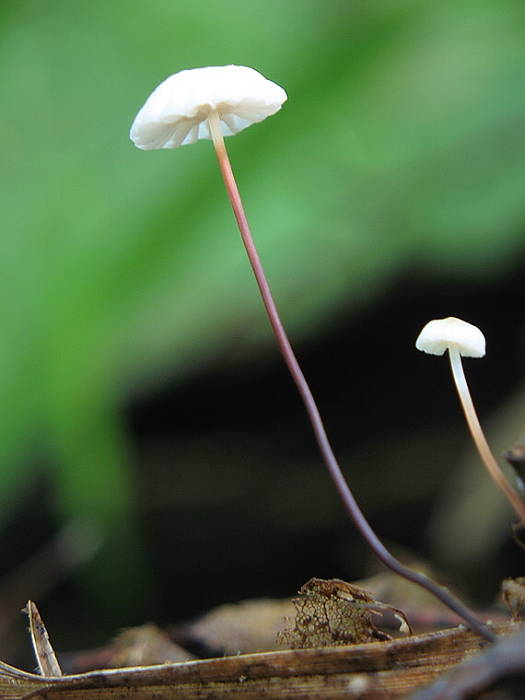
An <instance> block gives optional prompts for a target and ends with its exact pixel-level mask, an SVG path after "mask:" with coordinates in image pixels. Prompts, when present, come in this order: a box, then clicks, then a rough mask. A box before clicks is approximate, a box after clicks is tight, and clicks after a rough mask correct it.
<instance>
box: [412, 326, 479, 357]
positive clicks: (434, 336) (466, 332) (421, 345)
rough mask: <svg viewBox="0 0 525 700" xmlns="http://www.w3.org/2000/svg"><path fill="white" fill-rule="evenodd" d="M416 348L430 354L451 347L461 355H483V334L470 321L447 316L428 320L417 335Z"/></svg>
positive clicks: (444, 350) (441, 353)
mask: <svg viewBox="0 0 525 700" xmlns="http://www.w3.org/2000/svg"><path fill="white" fill-rule="evenodd" d="M416 348H417V349H418V350H422V351H423V352H428V353H430V354H431V355H443V354H444V353H445V352H446V351H447V350H449V349H451V348H453V349H455V350H457V351H458V352H459V354H460V355H462V356H463V357H483V356H484V355H485V336H484V335H483V333H482V332H481V331H480V329H479V328H478V327H477V326H474V325H473V324H472V323H467V322H466V321H462V320H461V319H460V318H455V317H454V316H449V317H448V318H439V319H435V320H433V321H429V322H428V323H427V324H426V326H424V328H423V330H422V331H421V333H420V334H419V335H418V337H417V340H416Z"/></svg>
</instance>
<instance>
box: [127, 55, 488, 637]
mask: <svg viewBox="0 0 525 700" xmlns="http://www.w3.org/2000/svg"><path fill="white" fill-rule="evenodd" d="M286 99H287V96H286V92H285V91H284V90H283V89H282V88H281V87H279V85H276V84H275V83H273V82H271V81H270V80H267V79H266V78H264V77H263V76H262V75H261V74H260V73H258V72H257V71H256V70H254V69H253V68H247V67H246V66H212V67H207V68H195V69H192V70H184V71H181V72H180V73H176V74H175V75H172V76H170V77H169V78H167V79H166V80H165V81H164V82H163V83H161V84H160V85H159V86H158V87H157V88H156V89H155V90H154V91H153V92H152V94H151V95H150V96H149V97H148V99H147V100H146V102H145V104H144V106H143V107H142V109H141V110H140V111H139V113H138V114H137V116H136V118H135V120H134V122H133V125H132V127H131V131H130V138H131V139H132V141H133V142H134V143H135V145H136V146H138V147H139V148H141V149H144V150H149V149H157V148H177V147H178V146H183V145H186V144H190V143H194V142H195V141H197V140H199V139H203V138H204V139H211V140H212V141H213V145H214V147H215V152H216V155H217V159H218V162H219V167H220V170H221V173H222V176H223V179H224V184H225V186H226V190H227V193H228V196H229V198H230V202H231V205H232V208H233V212H234V214H235V218H236V220H237V224H238V227H239V231H240V234H241V237H242V240H243V243H244V247H245V248H246V252H247V254H248V258H249V261H250V264H251V266H252V269H253V272H254V275H255V278H256V281H257V285H258V287H259V291H260V293H261V296H262V300H263V303H264V306H265V308H266V312H267V315H268V319H269V321H270V324H271V326H272V329H273V332H274V334H275V337H276V340H277V343H278V345H279V348H280V351H281V353H282V355H283V358H284V361H285V363H286V365H287V367H288V369H289V371H290V374H291V376H292V378H293V380H294V382H295V384H296V386H297V389H298V391H299V394H300V395H301V398H302V400H303V402H304V405H305V408H306V411H307V413H308V416H309V419H310V422H311V424H312V428H313V431H314V434H315V437H316V439H317V443H318V445H319V449H320V451H321V455H322V457H323V459H324V461H325V463H326V466H327V468H328V471H329V473H330V476H331V478H332V480H333V482H334V484H335V486H336V488H337V491H338V492H339V495H340V497H341V499H342V501H343V503H344V506H345V508H346V510H347V512H348V513H349V515H350V517H351V518H352V520H353V521H354V524H355V525H356V527H357V528H358V530H359V531H360V532H361V534H362V535H363V537H364V538H365V539H366V541H367V542H368V544H369V546H370V547H371V549H372V550H373V551H374V553H375V554H376V556H377V557H378V558H379V559H380V560H381V561H382V562H383V563H384V564H385V565H386V566H387V567H389V568H390V569H392V570H393V571H395V572H396V573H398V574H399V575H401V576H403V577H405V578H407V579H409V580H411V581H413V582H414V583H417V584H418V585H420V586H422V587H423V588H426V589H427V590H429V591H430V592H431V593H433V594H434V595H435V596H436V597H437V598H439V599H440V600H441V601H442V602H443V603H445V604H446V605H448V606H449V607H450V608H451V609H452V610H454V611H455V612H456V613H457V614H458V615H459V616H460V617H462V618H463V619H464V620H465V621H466V622H467V623H468V624H469V625H470V626H471V627H472V628H473V629H475V630H476V631H477V632H478V633H479V634H481V635H482V636H484V637H485V638H486V639H489V640H491V641H492V640H494V638H495V637H494V634H493V633H492V632H491V631H490V630H489V629H488V628H487V627H486V626H485V625H484V624H483V623H482V622H480V620H478V619H477V617H476V616H475V615H474V614H473V613H472V612H471V611H470V610H469V609H468V608H466V607H465V606H464V605H463V604H462V603H461V602H460V601H459V600H457V599H456V598H454V597H453V596H452V595H451V594H450V593H449V592H448V591H447V590H446V589H444V588H442V587H440V586H438V585H437V584H436V583H434V581H432V580H431V579H429V578H427V577H426V576H424V575H423V574H421V573H419V572H415V571H412V570H411V569H408V568H407V567H406V566H404V565H403V564H402V563H401V562H399V561H398V560H397V559H396V558H395V557H393V556H392V555H391V554H390V552H389V551H388V550H387V549H386V548H385V547H384V546H383V544H382V542H381V541H380V540H379V538H378V537H377V535H376V534H375V532H374V531H373V530H372V528H371V527H370V525H369V523H368V522H367V520H366V518H365V517H364V515H363V513H362V512H361V510H360V508H359V506H358V505H357V502H356V500H355V498H354V496H353V494H352V492H351V491H350V488H349V487H348V484H347V483H346V481H345V478H344V476H343V473H342V471H341V468H340V466H339V464H338V463H337V460H336V458H335V455H334V453H333V451H332V448H331V445H330V442H329V440H328V436H327V434H326V431H325V428H324V425H323V422H322V419H321V416H320V414H319V410H318V408H317V405H316V403H315V400H314V398H313V396H312V392H311V391H310V388H309V386H308V383H307V381H306V379H305V377H304V375H303V373H302V370H301V368H300V366H299V363H298V361H297V358H296V357H295V354H294V352H293V350H292V347H291V345H290V341H289V340H288V337H287V335H286V332H285V330H284V327H283V324H282V322H281V319H280V317H279V313H278V311H277V307H276V305H275V302H274V300H273V297H272V293H271V291H270V287H269V284H268V281H267V279H266V275H265V273H264V270H263V267H262V264H261V261H260V259H259V255H258V252H257V249H256V247H255V243H254V240H253V238H252V234H251V232H250V228H249V225H248V220H247V218H246V214H245V212H244V207H243V204H242V201H241V196H240V194H239V190H238V187H237V183H236V181H235V177H234V175H233V171H232V168H231V164H230V160H229V157H228V153H227V151H226V146H225V143H224V136H230V135H232V134H235V133H237V132H238V131H241V130H242V129H245V128H246V127H248V126H250V125H251V124H253V123H255V122H260V121H262V120H263V119H265V118H266V117H268V116H270V115H272V114H275V113H276V112H278V111H279V109H280V108H281V106H282V104H283V103H284V102H285V100H286Z"/></svg>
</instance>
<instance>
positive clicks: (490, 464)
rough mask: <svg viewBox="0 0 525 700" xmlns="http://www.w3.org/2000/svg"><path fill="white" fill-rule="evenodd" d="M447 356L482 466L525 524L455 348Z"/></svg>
mask: <svg viewBox="0 0 525 700" xmlns="http://www.w3.org/2000/svg"><path fill="white" fill-rule="evenodd" d="M448 356H449V359H450V367H451V369H452V376H453V377H454V383H455V384H456V389H457V391H458V395H459V400H460V401H461V406H462V408H463V413H464V414H465V418H466V420H467V425H468V427H469V430H470V434H471V435H472V439H473V440H474V444H475V445H476V447H477V449H478V452H479V455H480V457H481V459H482V461H483V464H484V465H485V467H486V468H487V471H488V473H489V474H490V476H491V477H492V478H493V479H494V481H495V482H496V484H497V485H498V486H499V488H500V489H501V490H502V491H503V493H504V494H505V496H506V497H507V499H508V500H509V501H510V504H511V505H512V507H513V508H514V511H515V512H516V515H517V516H518V518H519V519H520V522H522V523H523V522H525V503H524V502H523V501H522V500H521V498H520V497H519V495H518V494H517V492H516V491H515V490H514V489H513V488H512V486H511V485H510V484H509V482H508V481H507V478H506V476H505V475H504V474H503V472H502V471H501V468H500V466H499V464H498V463H497V462H496V459H495V458H494V455H493V454H492V452H491V449H490V447H489V445H488V443H487V440H486V439H485V435H484V433H483V430H482V428H481V425H480V423H479V419H478V416H477V413H476V409H475V408H474V404H473V403H472V397H471V395H470V391H469V388H468V384H467V380H466V379H465V373H464V371H463V363H462V362H461V355H460V352H459V350H457V349H456V348H453V347H450V348H449V351H448Z"/></svg>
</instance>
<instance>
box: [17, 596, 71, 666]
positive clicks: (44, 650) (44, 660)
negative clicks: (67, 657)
mask: <svg viewBox="0 0 525 700" xmlns="http://www.w3.org/2000/svg"><path fill="white" fill-rule="evenodd" d="M23 612H25V613H27V617H28V618H29V634H30V635H31V642H32V644H33V650H34V652H35V657H36V661H37V664H38V672H39V673H40V675H41V676H61V675H62V669H61V668H60V664H59V663H58V660H57V657H56V656H55V652H54V649H53V647H52V645H51V642H50V641H49V635H48V633H47V629H46V626H45V625H44V622H43V620H42V618H41V617H40V613H39V612H38V608H37V607H36V605H35V603H33V601H32V600H28V601H27V605H26V607H25V608H24V610H23Z"/></svg>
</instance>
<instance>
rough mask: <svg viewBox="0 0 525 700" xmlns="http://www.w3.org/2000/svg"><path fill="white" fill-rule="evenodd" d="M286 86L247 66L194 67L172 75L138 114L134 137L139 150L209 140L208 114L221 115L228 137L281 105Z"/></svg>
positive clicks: (133, 130)
mask: <svg viewBox="0 0 525 700" xmlns="http://www.w3.org/2000/svg"><path fill="white" fill-rule="evenodd" d="M286 99H287V95H286V92H285V91H284V90H283V88H282V87H279V85H276V83H272V81H271V80H267V79H266V78H265V77H264V76H262V75H261V74H260V73H258V72H257V71H256V70H254V69H253V68H247V67H246V66H210V67H207V68H193V69H192V70H183V71H181V72H180V73H175V75H172V76H170V77H169V78H167V79H166V80H165V81H164V82H163V83H161V84H160V85H159V86H158V87H157V88H155V90H154V91H153V92H152V93H151V95H150V96H149V97H148V99H147V100H146V102H145V104H144V106H143V107H142V109H141V110H140V111H139V113H138V114H137V116H136V117H135V121H134V122H133V125H132V127H131V131H130V138H131V140H132V141H133V143H134V144H135V146H137V147H138V148H142V149H144V150H151V149H155V148H177V147H178V146H184V145H186V144H189V143H195V141H198V140H199V139H210V138H211V135H210V131H209V128H208V122H207V118H208V116H209V114H210V112H212V111H216V112H218V114H219V117H220V120H221V126H222V131H223V134H224V135H225V136H231V135H232V134H236V133H237V132H238V131H242V129H246V127H248V126H250V125H251V124H254V123H255V122H260V121H262V120H263V119H266V117H269V116H270V115H271V114H275V112H278V111H279V110H280V109H281V106H282V104H283V102H285V101H286Z"/></svg>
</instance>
